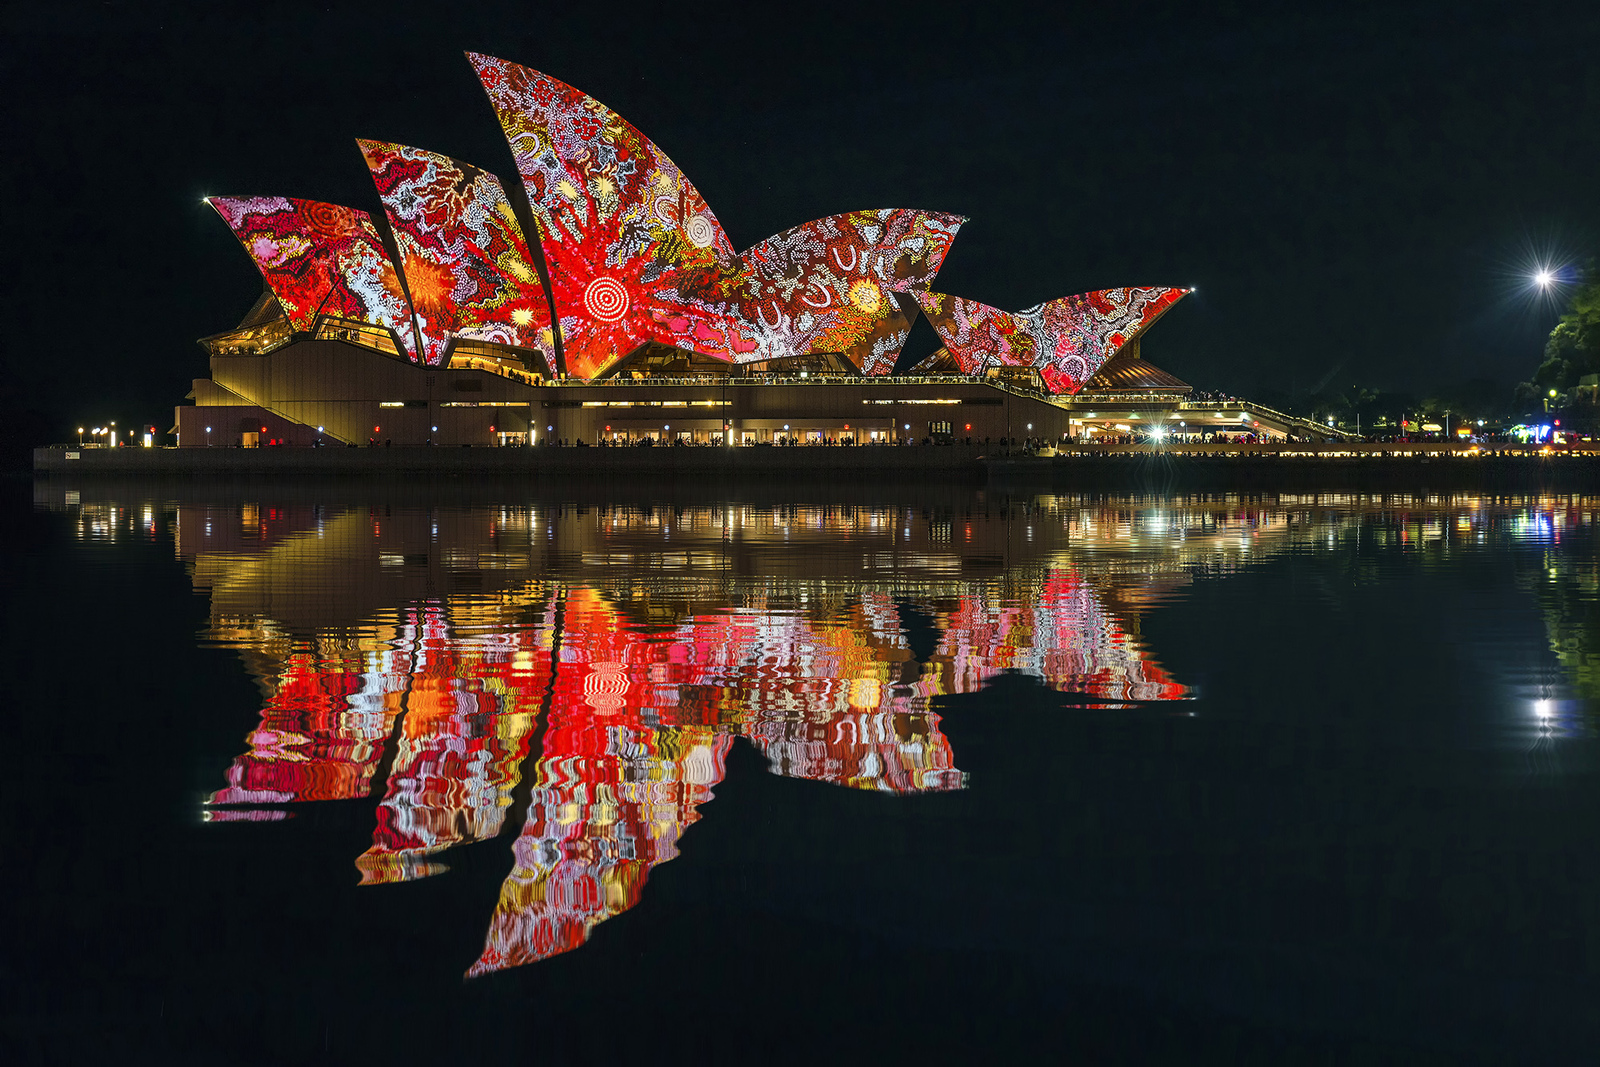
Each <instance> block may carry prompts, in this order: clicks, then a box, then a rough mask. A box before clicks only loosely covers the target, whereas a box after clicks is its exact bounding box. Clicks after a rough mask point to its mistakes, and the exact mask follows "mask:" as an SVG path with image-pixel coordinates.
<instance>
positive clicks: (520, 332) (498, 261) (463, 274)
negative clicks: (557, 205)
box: [356, 141, 555, 365]
mask: <svg viewBox="0 0 1600 1067" xmlns="http://www.w3.org/2000/svg"><path fill="white" fill-rule="evenodd" d="M356 143H357V144H359V145H360V146H361V152H362V155H363V156H365V157H366V161H367V167H368V168H369V169H370V170H371V171H372V180H373V182H374V183H376V185H377V187H378V194H379V196H381V197H382V199H383V207H384V211H385V213H386V214H387V215H388V218H389V226H390V229H391V230H392V231H393V232H394V235H395V244H396V245H398V246H399V249H400V266H401V269H402V270H403V271H404V272H405V278H406V290H407V292H408V293H409V295H410V297H411V303H412V306H413V307H415V309H416V312H417V319H418V324H419V326H420V328H421V331H422V337H423V345H424V351H425V352H426V362H428V363H429V364H432V365H438V364H440V363H442V362H443V361H444V354H445V347H446V345H447V344H448V343H449V341H450V339H451V338H452V337H466V338H471V339H473V340H479V341H491V342H495V343H497V344H504V345H512V346H515V347H519V348H532V349H537V350H538V351H539V352H541V353H543V354H544V356H545V357H546V360H547V362H550V363H553V362H554V354H555V338H554V335H553V333H552V331H551V328H550V306H549V302H548V301H547V300H546V299H545V293H544V287H543V286H542V285H540V283H539V276H538V272H537V271H536V270H535V269H534V265H533V263H534V259H533V254H532V252H531V251H530V250H529V247H528V242H527V240H526V239H525V238H524V236H523V233H522V227H521V226H519V225H518V224H517V219H516V215H515V214H514V213H513V211H512V208H511V203H510V201H509V200H507V198H506V192H505V188H504V186H502V185H501V183H500V179H499V178H497V177H495V176H494V175H493V174H490V173H489V172H488V171H485V170H480V169H479V168H477V167H474V166H472V165H470V164H467V163H462V162H461V161H460V160H455V159H451V158H450V157H449V156H442V155H439V154H438V153H436V152H428V151H424V150H422V149H420V148H409V147H406V146H404V145H397V144H389V143H387V142H383V141H358V142H356Z"/></svg>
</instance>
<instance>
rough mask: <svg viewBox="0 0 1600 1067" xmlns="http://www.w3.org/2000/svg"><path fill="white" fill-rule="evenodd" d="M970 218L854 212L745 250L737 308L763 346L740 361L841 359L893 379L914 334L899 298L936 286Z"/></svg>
mask: <svg viewBox="0 0 1600 1067" xmlns="http://www.w3.org/2000/svg"><path fill="white" fill-rule="evenodd" d="M965 221H966V219H965V218H963V217H962V216H960V215H948V214H944V213H941V212H936V211H914V210H911V209H908V208H886V209H882V210H877V211H852V212H848V213H846V214H843V215H829V216H828V217H826V218H821V219H815V220H813V221H811V222H808V223H806V224H804V225H802V226H796V227H794V228H793V229H789V230H785V231H783V232H782V233H780V234H776V235H774V236H772V237H769V238H767V239H766V240H765V241H762V242H761V243H759V244H757V245H755V246H754V247H753V248H750V249H748V250H747V251H745V252H743V253H741V255H740V257H739V259H740V268H741V269H740V271H739V274H738V282H737V293H736V294H733V301H734V303H735V304H736V306H737V308H738V311H739V314H740V317H741V318H743V319H744V320H746V321H748V322H753V323H755V324H757V326H759V336H760V337H761V348H760V350H759V351H758V352H756V353H751V354H747V355H740V356H738V357H737V358H738V359H739V361H740V362H751V361H754V360H756V359H772V358H779V357H783V356H798V355H809V354H812V353H819V352H836V353H839V354H841V355H844V356H845V357H846V358H848V359H849V360H850V362H851V363H853V364H855V366H856V367H857V368H858V369H860V370H862V371H864V372H866V373H868V374H887V373H889V372H890V371H892V370H893V369H894V362H895V358H896V357H897V356H898V355H899V354H900V349H901V347H902V346H903V345H904V344H905V341H906V335H907V333H908V332H909V331H910V329H911V316H910V315H908V314H907V308H908V307H909V300H910V298H909V297H903V296H897V295H896V294H899V293H906V292H909V291H912V290H918V289H926V288H927V287H928V286H929V285H930V284H932V282H933V278H934V276H935V275H936V274H938V273H939V267H940V266H941V265H942V264H943V263H944V257H945V254H946V253H947V252H949V250H950V243H951V242H952V241H953V240H955V236H956V231H958V230H959V229H960V228H961V224H962V223H963V222H965ZM707 295H708V296H711V295H712V294H707ZM902 301H904V303H902ZM914 313H915V312H914V311H913V312H912V314H914Z"/></svg>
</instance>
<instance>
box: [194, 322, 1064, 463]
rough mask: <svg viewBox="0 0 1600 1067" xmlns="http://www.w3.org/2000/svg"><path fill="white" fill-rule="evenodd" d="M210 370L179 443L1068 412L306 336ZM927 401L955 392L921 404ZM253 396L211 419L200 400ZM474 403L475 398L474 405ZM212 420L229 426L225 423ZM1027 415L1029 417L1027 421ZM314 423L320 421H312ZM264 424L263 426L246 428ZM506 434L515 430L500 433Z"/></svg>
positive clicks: (627, 437) (616, 433)
mask: <svg viewBox="0 0 1600 1067" xmlns="http://www.w3.org/2000/svg"><path fill="white" fill-rule="evenodd" d="M212 382H214V383H215V384H214V385H213V384H209V383H207V384H202V383H196V389H195V404H196V406H195V407H194V408H180V409H179V411H178V417H177V422H178V425H179V432H180V436H179V446H180V447H182V448H185V449H188V448H199V447H206V446H207V437H206V435H205V433H204V432H203V430H202V431H201V432H198V433H197V432H196V427H204V426H206V425H210V426H212V428H213V429H212V434H211V436H210V439H209V446H210V447H212V448H216V447H233V446H235V445H238V444H240V443H241V440H240V435H241V434H242V433H244V432H248V431H246V430H244V429H243V426H244V422H245V421H247V417H248V418H254V417H255V415H256V414H268V413H270V414H271V415H272V416H275V417H276V419H277V420H281V421H274V419H273V418H267V419H265V420H263V422H262V424H263V425H267V426H268V430H267V431H266V432H265V433H264V434H263V435H262V436H263V437H265V438H267V439H274V438H275V439H278V440H282V441H284V442H285V443H286V444H287V445H289V446H290V447H302V446H309V445H311V444H313V443H314V442H315V441H317V440H318V439H321V440H323V441H324V442H328V441H333V442H339V443H357V444H366V443H368V442H369V441H373V440H375V441H377V442H378V443H380V444H381V443H384V442H389V443H392V444H394V445H421V444H433V445H441V444H442V445H460V444H468V445H494V444H505V443H518V444H520V443H523V442H524V441H527V440H530V439H531V440H532V441H535V442H543V441H545V440H546V439H547V438H551V439H555V440H558V441H559V440H566V441H569V442H576V441H584V442H585V443H588V444H596V443H598V442H600V441H601V440H607V441H615V440H624V441H637V440H639V439H640V438H643V437H652V438H657V439H674V438H676V437H678V436H679V435H680V434H683V433H685V432H687V433H688V434H689V435H690V436H691V439H692V440H694V441H696V442H698V443H706V442H710V441H712V440H718V439H720V437H721V435H722V433H723V430H724V426H725V425H726V426H727V427H728V428H729V429H730V430H731V431H732V435H733V441H734V443H736V444H740V443H744V442H745V441H747V440H748V441H752V442H769V441H774V440H779V439H783V438H786V437H787V438H798V439H800V440H805V439H807V437H808V436H816V437H820V438H822V439H825V440H830V441H835V442H839V441H842V440H846V439H854V440H855V441H856V442H857V443H866V442H868V441H870V440H872V439H873V438H872V435H873V433H874V432H876V433H877V434H878V435H879V436H880V439H881V438H888V437H909V438H911V439H914V440H921V439H923V438H925V437H928V436H930V435H931V434H932V433H933V432H934V427H935V425H936V424H939V423H948V424H949V430H950V436H951V437H952V438H953V439H955V440H957V441H963V440H966V439H968V438H970V439H972V440H973V441H974V442H982V441H984V440H985V439H986V438H987V439H988V440H989V441H990V442H993V443H998V441H999V439H1000V438H1002V437H1028V436H1033V437H1041V438H1049V439H1054V438H1057V437H1059V436H1061V435H1062V434H1065V433H1067V432H1069V430H1070V429H1071V426H1070V424H1069V415H1068V412H1067V411H1065V410H1064V409H1063V408H1060V407H1057V406H1055V405H1054V404H1050V403H1048V402H1046V401H1042V400H1038V399H1034V398H1030V397H1022V396H1017V395H1014V394H1012V393H1009V392H1007V391H1005V390H1003V389H999V388H996V387H995V386H992V385H989V384H986V383H984V382H979V381H972V380H966V379H960V378H953V379H947V380H939V379H903V378H901V379H872V378H869V379H855V378H845V379H833V380H825V379H819V378H811V379H799V378H790V379H777V380H773V379H765V380H756V379H731V380H729V381H727V382H725V383H724V382H718V381H706V382H703V383H693V384H676V383H672V382H662V381H648V382H635V381H626V382H621V381H619V382H602V383H560V384H543V385H533V384H529V383H527V382H524V381H521V380H518V379H514V378H509V377H505V376H502V375H499V374H494V373H491V372H488V371H481V370H449V369H442V368H437V367H420V366H416V365H414V364H410V363H406V362H402V361H400V360H396V359H392V358H390V357H387V356H384V355H381V354H379V353H377V352H373V351H371V350H369V349H365V348H361V347H359V346H356V345H351V344H347V343H345V342H342V341H332V340H327V341H301V342H297V343H295V344H291V345H287V346H285V347H283V348H279V349H275V350H273V351H272V352H269V353H267V354H266V355H244V356H215V357H213V359H212ZM931 400H943V401H952V402H951V403H941V404H934V403H927V401H931ZM241 403H242V404H245V405H253V406H254V407H255V408H259V409H260V411H259V412H253V411H228V412H223V413H221V414H219V415H218V416H217V417H216V418H210V417H208V416H206V415H203V414H192V413H193V412H202V411H204V410H205V409H206V408H207V407H213V406H216V407H230V408H236V407H239V406H240V405H241ZM472 405H477V406H472ZM219 423H222V424H226V425H227V427H228V429H227V431H226V433H224V432H223V431H221V430H220V429H219V428H218V427H219ZM1030 425H1031V428H1030ZM319 428H320V429H319ZM254 432H257V433H261V431H260V430H259V428H258V429H257V430H256V431H254ZM508 435H510V436H509V437H508Z"/></svg>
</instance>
